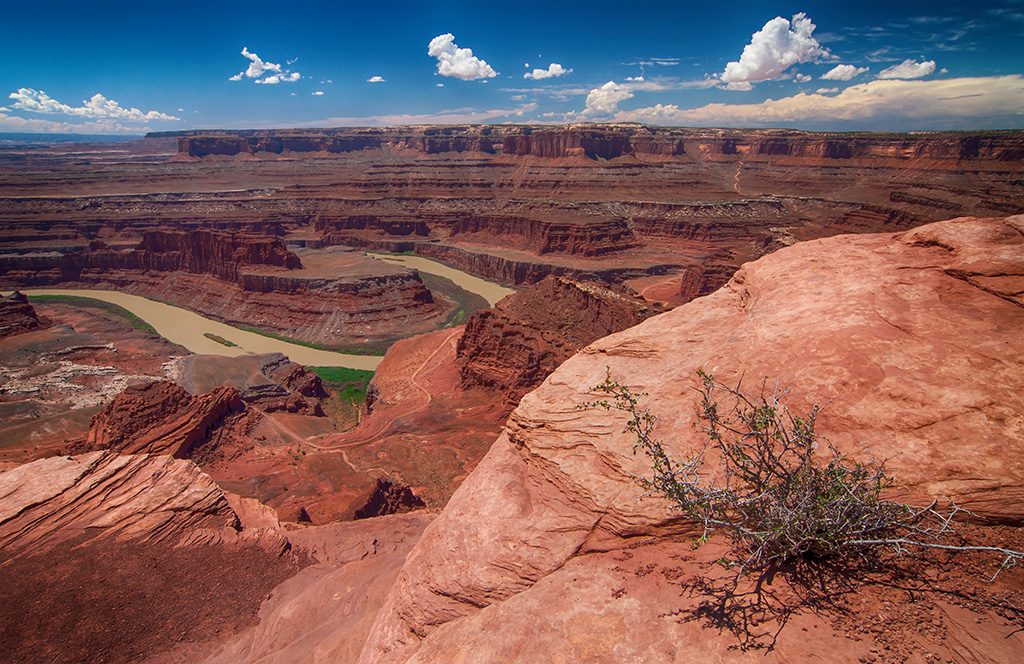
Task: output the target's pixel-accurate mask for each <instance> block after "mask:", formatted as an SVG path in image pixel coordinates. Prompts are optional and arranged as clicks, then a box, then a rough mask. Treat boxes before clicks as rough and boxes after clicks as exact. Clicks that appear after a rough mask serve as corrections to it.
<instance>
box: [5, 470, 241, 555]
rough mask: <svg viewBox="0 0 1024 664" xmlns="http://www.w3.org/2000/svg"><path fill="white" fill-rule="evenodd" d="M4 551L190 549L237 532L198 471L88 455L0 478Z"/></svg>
mask: <svg viewBox="0 0 1024 664" xmlns="http://www.w3.org/2000/svg"><path fill="white" fill-rule="evenodd" d="M0 496H2V497H3V498H2V501H0V549H3V551H4V553H5V556H8V555H14V554H18V553H23V552H31V553H39V552H41V551H45V550H46V549H47V548H49V547H52V546H54V545H55V544H57V543H59V542H63V541H66V540H70V539H81V538H86V539H92V538H95V537H114V538H117V539H120V540H136V541H143V542H163V541H166V542H171V543H176V542H179V541H185V540H187V539H188V538H190V537H193V536H194V535H195V534H196V533H197V532H198V531H200V530H204V531H210V532H214V533H216V532H219V531H222V530H224V529H230V530H232V531H235V530H238V529H239V528H240V526H239V522H238V517H237V516H236V515H235V513H234V511H232V509H231V506H230V505H229V504H228V502H227V500H226V498H225V497H224V493H223V492H222V491H221V490H220V488H218V487H217V485H216V484H214V482H213V480H211V479H210V478H209V477H208V476H206V475H204V474H203V473H202V471H200V470H199V467H198V466H196V465H195V464H194V463H192V462H191V461H188V460H182V459H174V458H172V457H170V456H166V455H150V454H136V455H121V454H117V453H116V452H109V451H100V452H90V453H88V454H82V455H79V456H75V457H50V458H48V459H41V460H39V461H34V462H32V463H28V464H24V465H22V466H18V467H17V468H14V469H12V470H8V471H5V472H3V473H0Z"/></svg>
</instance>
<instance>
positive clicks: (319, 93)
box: [313, 90, 324, 97]
mask: <svg viewBox="0 0 1024 664" xmlns="http://www.w3.org/2000/svg"><path fill="white" fill-rule="evenodd" d="M313 96H314V97H322V96H324V91H323V90H317V91H316V92H314V93H313Z"/></svg>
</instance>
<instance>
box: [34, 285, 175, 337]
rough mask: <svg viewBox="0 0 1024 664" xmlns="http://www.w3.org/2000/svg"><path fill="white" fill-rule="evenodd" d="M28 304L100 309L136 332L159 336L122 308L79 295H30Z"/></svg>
mask: <svg viewBox="0 0 1024 664" xmlns="http://www.w3.org/2000/svg"><path fill="white" fill-rule="evenodd" d="M28 299H29V302H40V303H46V302H57V303H61V304H70V305H72V306H75V307H84V308H87V309H101V310H102V311H106V312H107V313H109V314H113V315H115V316H118V317H119V318H123V319H125V320H126V321H128V324H129V325H131V326H132V327H133V328H135V329H136V330H142V331H143V332H148V333H150V334H153V335H156V336H160V335H159V333H157V331H156V328H154V327H153V326H152V325H150V324H149V323H147V322H146V321H144V320H142V319H141V318H139V317H138V316H136V315H135V314H133V313H132V312H130V311H128V310H127V309H125V308H124V307H119V306H118V305H116V304H113V303H110V302H104V301H103V300H96V299H93V298H91V297H81V296H79V295H30V296H28Z"/></svg>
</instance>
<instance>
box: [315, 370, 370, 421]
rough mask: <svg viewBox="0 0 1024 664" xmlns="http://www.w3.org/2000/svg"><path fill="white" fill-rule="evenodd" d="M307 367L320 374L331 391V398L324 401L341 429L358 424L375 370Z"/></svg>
mask: <svg viewBox="0 0 1024 664" xmlns="http://www.w3.org/2000/svg"><path fill="white" fill-rule="evenodd" d="M306 369H307V370H309V371H312V372H313V373H315V374H316V375H318V376H320V379H321V380H323V381H324V386H325V387H326V388H327V390H328V392H330V394H331V398H330V399H329V400H327V402H325V403H324V410H325V411H326V413H327V416H328V417H330V418H331V420H333V421H334V423H335V425H336V426H337V427H338V428H339V430H340V431H344V430H347V429H349V428H351V427H353V426H355V425H357V424H358V423H359V419H360V416H361V413H362V410H363V404H365V403H366V390H367V388H368V387H369V385H370V380H371V379H372V378H373V372H372V371H363V370H360V369H349V368H346V367H306Z"/></svg>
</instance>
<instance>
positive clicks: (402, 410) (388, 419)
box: [303, 330, 460, 469]
mask: <svg viewBox="0 0 1024 664" xmlns="http://www.w3.org/2000/svg"><path fill="white" fill-rule="evenodd" d="M459 332H460V330H455V331H453V332H451V333H450V334H449V335H448V336H446V337H445V338H444V339H443V340H442V341H441V343H439V344H438V345H437V347H436V348H435V349H434V350H433V352H431V353H430V355H428V356H427V357H426V358H425V359H424V360H423V361H422V362H421V363H420V365H419V366H418V367H417V368H416V370H415V371H413V372H412V374H411V375H410V376H409V380H408V383H409V385H411V386H412V387H413V388H415V389H417V390H419V391H420V392H422V393H423V396H424V397H426V399H425V400H424V401H423V402H422V403H419V404H416V405H415V406H413V407H412V408H408V409H406V407H407V404H408V401H409V400H407V401H406V402H405V403H402V404H400V405H398V406H395V407H393V408H389V409H388V410H387V411H384V412H383V413H381V415H382V416H383V417H379V418H374V417H373V416H372V415H371V416H370V417H368V418H366V419H365V420H364V421H363V422H364V423H363V424H361V425H360V426H358V427H357V428H356V429H355V430H354V431H352V432H349V433H343V434H337V438H340V439H342V442H338V443H336V444H333V445H317V444H316V443H312V442H309V441H306V442H304V443H303V444H304V445H308V446H309V447H312V448H313V449H315V450H318V451H320V452H332V451H338V450H343V449H345V448H348V447H356V446H358V445H366V444H369V443H372V442H375V441H377V440H380V439H381V438H383V437H384V436H385V435H387V434H388V433H389V431H390V429H391V426H392V425H393V424H394V422H395V420H396V419H397V418H398V417H406V416H408V415H413V414H415V413H419V412H421V411H423V410H426V408H427V406H429V405H430V402H431V401H433V398H434V397H433V395H431V394H430V391H429V390H427V388H425V387H424V386H423V385H422V384H420V382H419V381H418V380H417V378H418V377H419V375H420V374H421V373H422V372H423V370H424V369H426V368H427V365H429V364H430V363H431V361H433V360H434V358H435V357H437V354H438V353H440V352H441V351H442V350H443V349H444V348H445V347H446V346H448V345H449V344H451V343H452V341H453V340H454V339H455V337H457V336H458V335H459ZM417 401H418V399H417ZM396 411H397V412H396ZM360 429H366V430H364V431H360ZM354 434H358V435H359V437H358V438H355V439H354V440H350V439H349V438H351V437H352V436H353V435H354ZM345 462H346V463H348V465H349V466H352V464H351V463H350V462H349V461H348V459H345ZM352 467H353V469H355V466H352Z"/></svg>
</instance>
